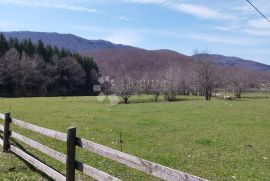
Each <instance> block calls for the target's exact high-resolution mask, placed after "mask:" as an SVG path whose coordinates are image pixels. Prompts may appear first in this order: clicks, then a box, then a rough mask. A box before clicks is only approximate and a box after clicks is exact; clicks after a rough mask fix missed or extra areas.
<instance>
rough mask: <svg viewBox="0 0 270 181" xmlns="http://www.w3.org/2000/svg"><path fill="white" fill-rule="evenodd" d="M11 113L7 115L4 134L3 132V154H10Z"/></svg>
mask: <svg viewBox="0 0 270 181" xmlns="http://www.w3.org/2000/svg"><path fill="white" fill-rule="evenodd" d="M10 121H11V119H10V113H5V122H4V132H3V152H8V151H9V148H10V144H9V136H10V131H9V128H10Z"/></svg>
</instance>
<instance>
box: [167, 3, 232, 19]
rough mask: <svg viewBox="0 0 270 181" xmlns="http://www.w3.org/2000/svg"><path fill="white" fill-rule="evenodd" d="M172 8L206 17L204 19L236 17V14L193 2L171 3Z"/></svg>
mask: <svg viewBox="0 0 270 181" xmlns="http://www.w3.org/2000/svg"><path fill="white" fill-rule="evenodd" d="M169 7H170V8H172V9H175V10H177V11H180V12H183V13H187V14H190V15H193V16H196V17H198V18H204V19H224V20H226V19H228V20H230V19H236V16H233V15H230V14H225V13H221V12H218V11H216V10H212V9H210V8H206V7H203V6H197V5H193V4H184V3H183V4H173V5H171V4H170V5H169Z"/></svg>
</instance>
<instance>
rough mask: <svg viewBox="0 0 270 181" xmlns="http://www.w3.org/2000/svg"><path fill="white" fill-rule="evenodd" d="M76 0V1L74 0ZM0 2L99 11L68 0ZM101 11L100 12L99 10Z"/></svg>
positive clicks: (10, 0) (5, 0)
mask: <svg viewBox="0 0 270 181" xmlns="http://www.w3.org/2000/svg"><path fill="white" fill-rule="evenodd" d="M75 2H76V1H75ZM0 4H11V5H17V6H24V7H41V8H53V9H63V10H71V11H79V12H87V13H98V12H99V11H98V10H97V9H94V8H88V7H85V6H81V5H78V4H76V3H72V2H71V1H68V0H57V1H52V0H44V1H35V0H0ZM99 13H101V12H99Z"/></svg>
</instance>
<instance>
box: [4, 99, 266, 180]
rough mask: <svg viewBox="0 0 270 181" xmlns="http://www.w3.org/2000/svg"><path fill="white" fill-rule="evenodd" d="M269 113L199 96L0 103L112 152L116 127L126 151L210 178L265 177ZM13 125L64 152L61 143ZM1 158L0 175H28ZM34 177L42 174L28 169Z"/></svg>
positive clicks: (259, 105)
mask: <svg viewBox="0 0 270 181" xmlns="http://www.w3.org/2000/svg"><path fill="white" fill-rule="evenodd" d="M188 99H190V98H189V97H188ZM269 110H270V99H244V100H242V101H231V102H229V101H228V102H225V101H222V100H213V101H211V102H205V101H202V100H200V99H198V98H197V99H193V100H192V101H180V102H174V103H166V102H161V103H147V104H129V105H118V106H110V105H109V104H107V103H98V102H96V100H95V98H93V97H73V98H26V99H25V98H23V99H1V100H0V112H2V113H3V112H5V111H11V112H12V116H13V117H16V118H19V119H22V120H27V121H28V122H31V123H34V124H37V125H40V126H43V127H47V128H51V129H54V130H58V131H62V132H65V130H66V128H67V127H69V126H76V127H77V132H78V135H79V136H80V137H83V138H86V139H89V140H92V141H95V142H97V143H101V144H104V145H106V146H109V147H112V148H115V149H119V144H118V143H117V142H118V141H119V132H120V131H121V132H122V135H123V139H124V145H123V151H124V152H127V153H130V154H133V155H136V156H139V157H141V158H144V159H148V160H151V161H154V162H157V163H160V164H163V165H166V166H169V167H172V168H175V169H178V170H181V171H185V172H188V173H190V174H194V175H197V176H201V177H204V178H207V179H212V180H247V179H251V180H267V179H269V178H270V172H269V170H270V156H269V155H270V144H269V140H270V131H269V129H270V119H269V117H270V112H269ZM13 129H16V130H17V131H19V132H22V133H23V134H25V135H27V136H29V137H32V138H33V139H35V140H38V141H40V142H42V143H44V144H46V145H48V146H50V147H51V148H54V149H56V150H59V151H61V152H63V153H64V151H65V145H64V144H61V143H59V142H56V141H53V140H51V139H48V138H45V137H41V136H38V135H37V134H33V133H31V132H28V131H23V130H21V129H18V128H16V127H15V128H13ZM30 152H31V153H34V154H38V155H39V158H40V159H41V160H43V161H46V162H47V163H50V164H51V165H53V166H54V167H55V168H56V169H57V170H59V171H61V172H63V171H64V166H63V165H62V164H59V163H58V162H55V161H53V160H51V159H49V158H48V157H46V156H44V155H42V154H40V153H39V152H37V151H35V150H31V151H30ZM265 157H268V158H267V159H266V158H265ZM78 158H79V160H82V161H84V162H86V163H87V164H89V165H91V166H94V167H96V168H99V169H101V170H104V171H106V172H108V173H110V174H112V175H114V176H117V177H118V178H120V179H123V180H146V179H147V180H154V178H152V177H149V176H146V175H145V174H142V173H139V172H137V171H134V170H133V169H127V167H125V166H122V165H120V164H117V163H115V162H113V161H109V160H107V159H104V158H101V157H98V156H96V155H94V154H90V153H87V152H83V151H82V150H80V149H78ZM0 159H1V162H0V180H1V179H3V178H11V174H10V173H11V172H9V171H6V170H7V168H6V167H9V168H10V167H15V171H14V172H12V173H14V174H12V177H15V176H20V175H23V174H31V173H30V170H29V169H27V168H26V167H25V166H23V164H22V163H21V162H20V161H18V159H15V158H14V162H11V161H10V160H11V159H12V160H13V156H8V157H7V156H6V155H3V154H1V155H0ZM2 160H4V161H3V162H2ZM2 172H3V173H2ZM32 177H33V178H35V179H33V180H36V178H38V177H40V176H39V175H38V174H37V173H35V174H34V173H33V175H32ZM78 177H80V178H81V179H82V180H88V179H87V177H82V176H81V175H78ZM11 180H12V179H11Z"/></svg>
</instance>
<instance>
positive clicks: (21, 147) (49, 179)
mask: <svg viewBox="0 0 270 181" xmlns="http://www.w3.org/2000/svg"><path fill="white" fill-rule="evenodd" d="M10 140H11V141H12V142H13V143H14V144H13V145H15V146H16V147H18V148H19V149H21V150H22V151H23V152H25V153H27V154H28V155H30V156H32V157H33V158H35V159H37V160H38V161H40V162H42V161H41V160H39V159H38V158H37V157H36V156H34V155H33V154H31V153H30V152H28V151H27V150H26V149H25V148H24V147H23V146H22V145H21V144H20V143H18V142H17V141H16V140H14V139H12V138H11V139H10ZM12 154H14V153H12ZM14 155H15V156H16V157H17V158H19V159H20V160H21V161H22V162H23V163H24V164H26V165H27V167H28V168H29V169H30V170H32V171H33V172H36V173H38V174H40V175H41V176H42V177H43V178H44V179H46V180H48V181H53V179H52V178H50V177H49V176H48V175H47V174H45V173H43V172H42V171H41V170H39V169H37V168H36V167H34V166H33V165H32V164H30V163H28V162H27V161H25V160H24V159H23V158H21V157H19V156H18V155H16V154H14ZM42 163H43V162H42ZM44 164H45V163H44Z"/></svg>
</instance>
